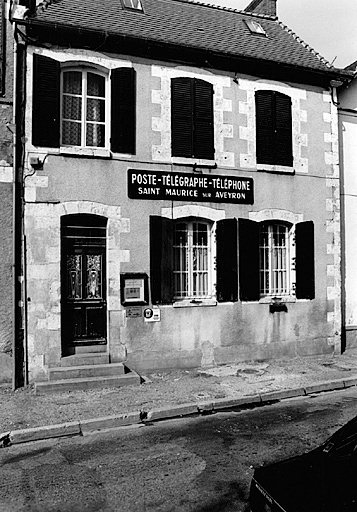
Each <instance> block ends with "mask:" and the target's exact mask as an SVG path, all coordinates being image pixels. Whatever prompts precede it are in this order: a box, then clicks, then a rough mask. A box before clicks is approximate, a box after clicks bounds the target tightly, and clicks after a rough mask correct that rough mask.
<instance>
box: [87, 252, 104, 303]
mask: <svg viewBox="0 0 357 512" xmlns="http://www.w3.org/2000/svg"><path fill="white" fill-rule="evenodd" d="M86 289H87V297H86V298H87V299H100V298H102V257H101V255H100V254H93V255H92V254H91V255H89V254H88V255H87V286H86Z"/></svg>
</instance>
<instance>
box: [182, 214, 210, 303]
mask: <svg viewBox="0 0 357 512" xmlns="http://www.w3.org/2000/svg"><path fill="white" fill-rule="evenodd" d="M182 223H183V224H185V225H186V231H187V276H188V286H187V292H186V293H183V292H182V289H181V293H180V290H179V291H178V290H177V289H176V286H175V284H176V282H175V281H176V280H175V275H176V274H178V273H179V271H178V270H175V265H174V276H173V279H174V300H175V301H177V303H180V302H181V303H187V301H188V302H189V303H190V304H195V302H197V305H199V304H204V303H205V301H207V300H210V299H212V298H214V295H215V294H214V284H213V281H214V275H213V274H214V265H213V263H214V258H215V236H214V233H215V230H214V224H213V223H212V222H210V221H209V220H207V219H202V218H178V219H176V220H175V227H174V230H176V226H177V225H178V224H182ZM195 223H199V224H204V225H206V226H207V235H208V236H207V289H206V290H205V292H204V293H201V294H200V293H196V294H195V293H194V290H193V288H194V272H195V270H194V262H193V259H194V257H193V248H194V247H193V226H194V224H195ZM176 248H177V246H175V244H174V245H173V249H174V251H175V249H176ZM181 305H182V304H181Z"/></svg>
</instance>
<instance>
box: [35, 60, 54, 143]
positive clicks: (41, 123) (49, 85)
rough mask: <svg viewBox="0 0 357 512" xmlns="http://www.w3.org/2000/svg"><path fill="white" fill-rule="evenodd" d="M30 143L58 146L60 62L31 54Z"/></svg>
mask: <svg viewBox="0 0 357 512" xmlns="http://www.w3.org/2000/svg"><path fill="white" fill-rule="evenodd" d="M33 66H34V69H33V105H32V144H33V145H34V146H44V147H50V148H56V147H59V137H60V64H59V62H57V61H56V60H54V59H50V58H49V57H44V56H42V55H37V54H34V56H33Z"/></svg>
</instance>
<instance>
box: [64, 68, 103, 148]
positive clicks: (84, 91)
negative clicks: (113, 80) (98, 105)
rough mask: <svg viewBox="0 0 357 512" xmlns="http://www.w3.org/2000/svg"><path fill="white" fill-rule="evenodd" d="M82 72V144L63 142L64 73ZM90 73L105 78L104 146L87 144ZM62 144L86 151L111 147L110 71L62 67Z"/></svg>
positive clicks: (65, 146)
mask: <svg viewBox="0 0 357 512" xmlns="http://www.w3.org/2000/svg"><path fill="white" fill-rule="evenodd" d="M70 71H74V72H80V73H81V74H82V95H81V98H82V112H81V128H82V129H81V145H80V146H78V145H75V144H64V143H63V113H62V112H63V98H64V95H65V93H64V91H63V75H64V73H66V72H70ZM88 73H93V74H96V75H99V76H101V77H103V78H104V79H105V96H104V98H103V99H104V101H105V114H104V115H105V118H104V122H103V124H104V146H87V145H86V143H85V142H86V128H87V123H88V121H87V120H86V106H87V75H88ZM60 94H61V98H60V146H61V148H63V149H64V150H65V151H66V150H69V149H70V148H73V149H74V150H76V149H77V148H80V149H83V150H85V151H96V152H97V151H103V150H109V149H110V80H109V73H104V72H102V71H100V70H98V69H97V68H93V67H90V66H88V67H87V66H85V67H84V66H63V67H62V68H61V89H60ZM98 124H100V123H98Z"/></svg>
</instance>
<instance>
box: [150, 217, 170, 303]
mask: <svg viewBox="0 0 357 512" xmlns="http://www.w3.org/2000/svg"><path fill="white" fill-rule="evenodd" d="M172 281H173V221H172V220H171V219H167V218H165V217H160V216H156V215H151V216H150V286H151V301H152V303H153V304H170V303H171V302H172V298H173V288H172Z"/></svg>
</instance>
